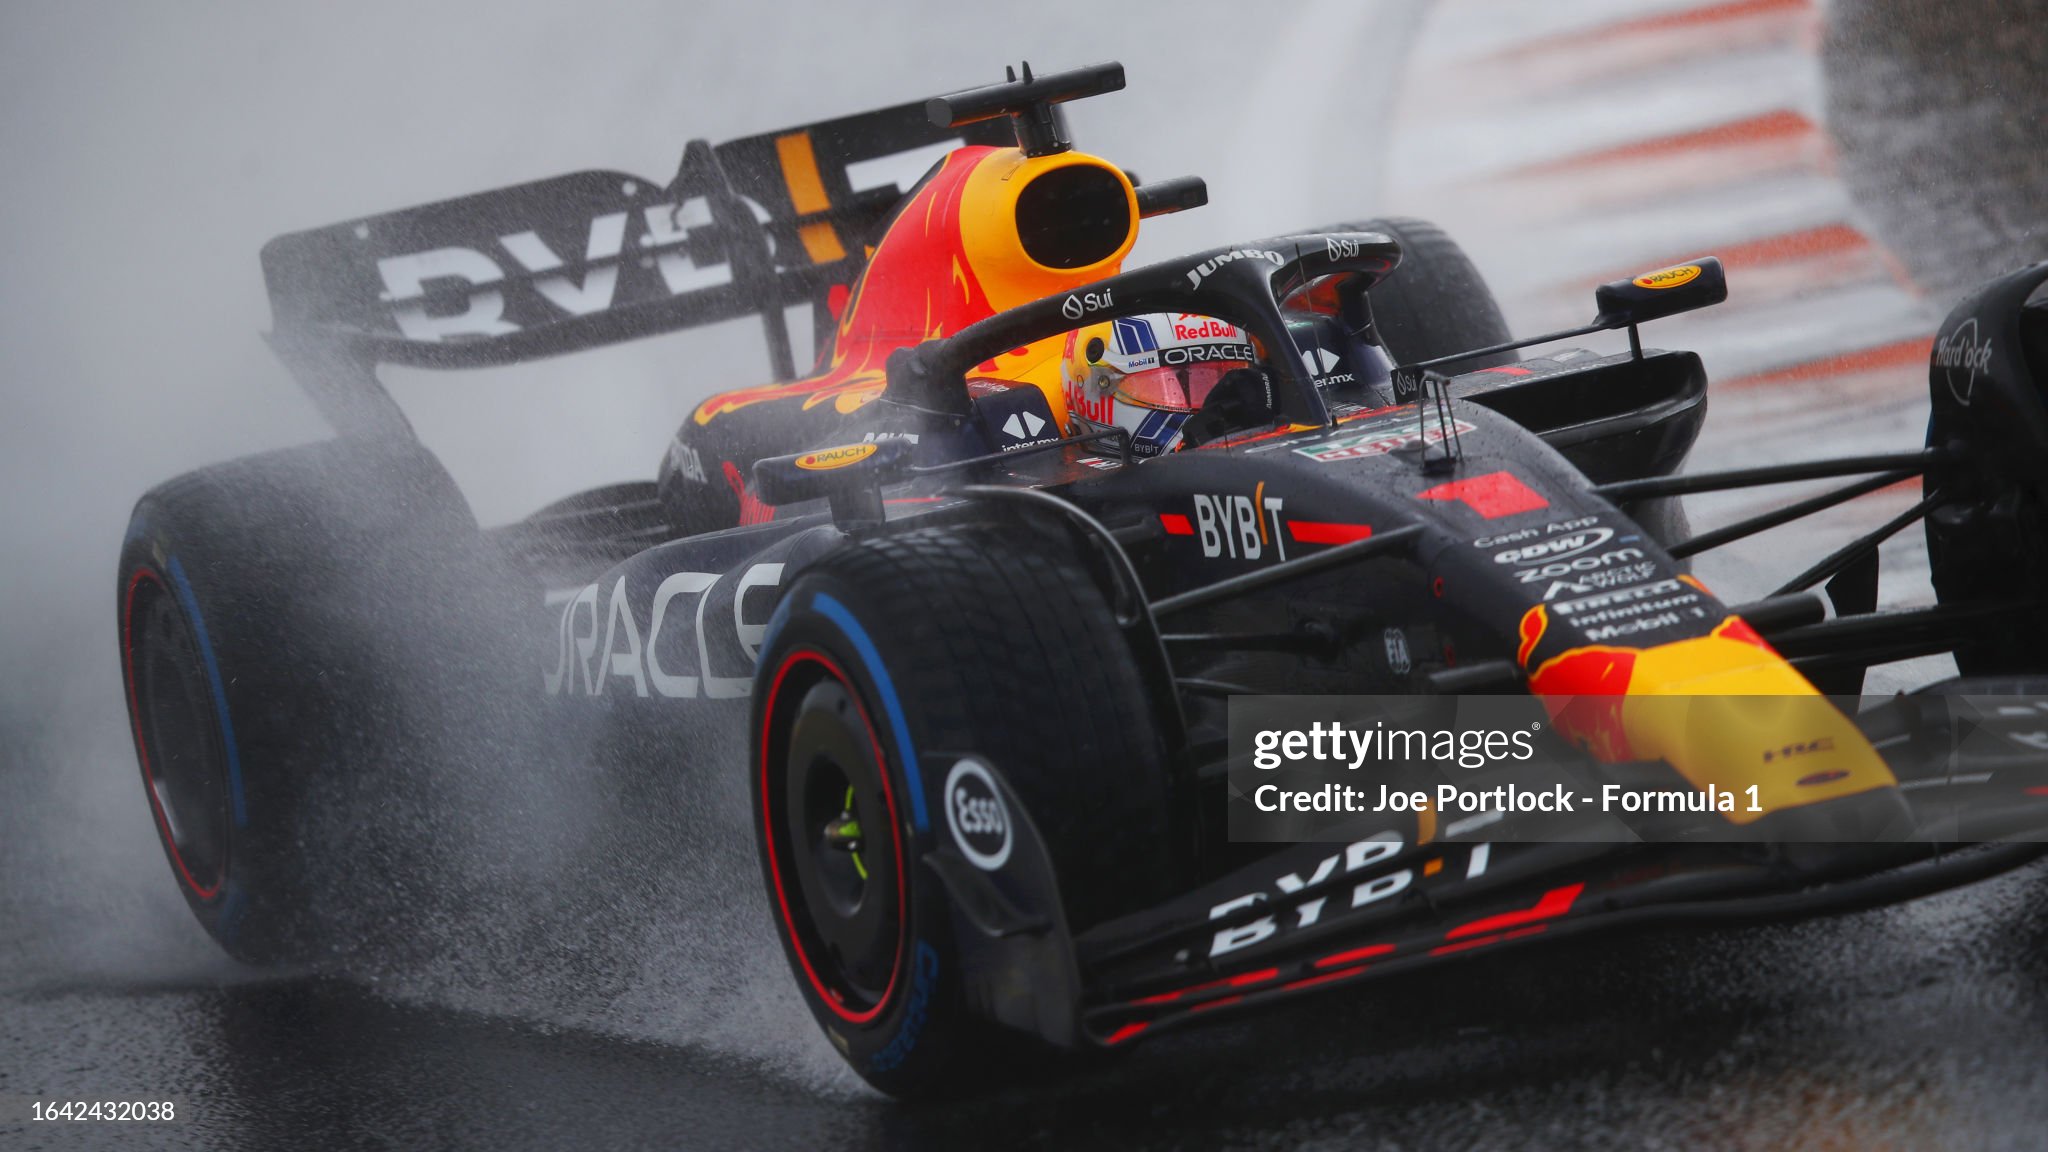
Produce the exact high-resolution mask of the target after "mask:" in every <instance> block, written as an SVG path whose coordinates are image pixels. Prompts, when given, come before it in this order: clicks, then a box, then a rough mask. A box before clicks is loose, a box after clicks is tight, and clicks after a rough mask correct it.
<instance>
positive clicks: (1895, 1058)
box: [0, 866, 2048, 1149]
mask: <svg viewBox="0 0 2048 1152" xmlns="http://www.w3.org/2000/svg"><path fill="white" fill-rule="evenodd" d="M0 1050H4V1051H6V1052H8V1053H10V1055H9V1057H8V1058H7V1061H6V1064H5V1065H0V1067H5V1068H6V1072H5V1074H4V1075H5V1079H4V1080H0V1095H5V1094H9V1093H16V1094H19V1093H30V1092H32V1093H36V1094H43V1093H49V1094H57V1095H61V1094H62V1092H63V1090H64V1089H65V1088H66V1087H69V1086H80V1085H97V1086H106V1085H138V1086H140V1085H147V1086H149V1088H150V1089H152V1090H154V1091H156V1092H160V1093H165V1094H168V1095H171V1096H174V1097H176V1098H179V1099H180V1100H181V1101H182V1102H183V1107H185V1108H186V1109H187V1110H189V1111H190V1112H191V1113H193V1114H194V1117H195V1118H194V1119H193V1120H191V1121H189V1122H185V1123H181V1124H177V1125H165V1126H159V1127H154V1128H152V1129H150V1130H149V1131H147V1132H146V1133H145V1132H137V1131H133V1130H130V1131H128V1132H122V1133H117V1132H113V1131H111V1130H108V1129H104V1128H101V1129H92V1130H79V1129H77V1128H73V1129H72V1130H69V1131H61V1132H52V1131H49V1130H48V1129H45V1128H35V1129H32V1130H22V1129H15V1130H12V1131H10V1130H9V1129H7V1128H6V1127H4V1126H0V1137H4V1138H5V1139H6V1140H8V1141H10V1143H9V1145H8V1146H10V1147H48V1148H67V1147H89V1146H100V1147H115V1146H128V1145H129V1144H130V1143H131V1142H133V1143H136V1144H144V1145H147V1146H163V1147H194V1148H223V1149H226V1148H237V1149H239V1148H246V1149H273V1148H285V1147H299V1146H314V1147H333V1148H432V1147H476V1148H494V1149H515V1148H562V1147H588V1148H627V1147H631V1148H641V1147H648V1148H657V1147H677V1148H700V1147H701V1148H728V1147H731V1148H776V1149H782V1148H841V1147H843V1148H905V1149H910V1148H915V1149H957V1148H1077V1147H1101V1148H1129V1149H1150V1148H1303V1149H1325V1148H1328V1149H1335V1148H1387V1149H1421V1148H1427V1149H1437V1148H1454V1149H1455V1148H1477V1149H1497V1148H1498V1149H1507V1148H1529V1149H1554V1148H1617V1149H1620V1148H1627V1149H1664V1148H1668V1149H1692V1148H1740V1149H1765V1148H1773V1149H1775V1148H1798V1149H1883V1148H2011V1149H2038V1148H2040V1147H2041V1146H2042V1140H2043V1133H2044V1132H2048V868H2043V867H2038V866H2037V867H2033V868H2030V869H2028V870H2025V871H2022V872H2020V873H2016V874H2013V875H2010V876H2008V877H2005V878H2001V879H1999V880H1996V881H1993V882H1990V883H1987V884H1985V885H1982V886H1980V887H1978V888H1976V889H1973V890H1970V891H1966V892H1960V893H1954V894H1950V895H1946V896H1941V897H1937V898H1934V899H1929V900H1924V901H1921V902H1919V903H1917V904H1913V905H1909V906H1904V907H1899V908H1894V909H1889V910H1882V911H1877V912H1870V913H1864V914H1859V915H1854V916H1848V917H1842V918H1838V919H1833V920H1826V921H1817V922H1808V923H1805V924H1802V925H1797V926H1791V927H1760V928H1752V929H1743V930H1740V931H1723V932H1718V933H1707V932H1692V931H1660V932H1654V933H1648V934H1640V935H1635V936H1631V937H1624V938H1614V939H1609V940H1606V941H1604V942H1593V943H1584V944H1579V943H1574V944H1567V945H1562V946H1558V947H1553V948H1548V949H1538V950H1530V951H1525V952H1522V953H1502V954H1498V955H1490V956H1487V957H1485V958H1481V959H1474V960H1471V961H1468V962H1466V963H1463V964H1460V965H1456V966H1454V967H1450V968H1446V969H1443V970H1441V971H1440V972H1438V973H1434V974H1428V975H1423V976H1419V977H1416V978H1413V979H1406V980H1402V981H1400V982H1399V983H1395V984H1385V985H1379V986H1376V987H1368V988H1359V989H1356V990H1354V991H1352V992H1347V993H1345V994H1342V995H1335V996H1329V997H1323V998H1311V999H1309V1000H1307V1001H1304V1002H1300V1003H1297V1004H1295V1005H1292V1006H1290V1007H1287V1008H1284V1009H1282V1010H1280V1011H1278V1012H1274V1013H1271V1014H1267V1015H1264V1016H1260V1017H1257V1018H1247V1019H1244V1020H1242V1021H1223V1022H1219V1023H1217V1024H1214V1025H1210V1026H1207V1027H1204V1028H1202V1029H1199V1030H1191V1031H1185V1032H1181V1033H1178V1034H1168V1035H1167V1036H1164V1037H1162V1038H1160V1039H1159V1040H1157V1041H1155V1042H1151V1043H1148V1044H1146V1045H1144V1046H1143V1047H1142V1048H1140V1049H1139V1050H1138V1051H1136V1052H1133V1053H1131V1054H1130V1055H1129V1056H1128V1057H1125V1058H1122V1059H1119V1060H1117V1061H1114V1062H1109V1063H1105V1064H1102V1065H1100V1066H1097V1067H1093V1068H1090V1069H1086V1070H1081V1071H1078V1072H1076V1073H1075V1074H1074V1075H1072V1076H1070V1077H1068V1078H1066V1079H1064V1080H1059V1081H1052V1082H1044V1083H1038V1084H1029V1085H1019V1086H1016V1087H1012V1088H1009V1089H1007V1090H1004V1091H999V1092H997V1093H996V1094H995V1095H993V1096H991V1097H990V1098H988V1099H985V1100H980V1101H977V1102H975V1103H973V1104H969V1105H961V1106H954V1107H930V1108H919V1109H906V1108H899V1107H896V1106H893V1105H890V1104H887V1103H884V1102H881V1101H877V1100H873V1099H869V1098H861V1097H858V1096H848V1095H843V1094H840V1093H838V1092H824V1093H821V1092H819V1091H817V1090H816V1089H815V1088H813V1087H808V1086H804V1085H800V1084H796V1083H791V1082H789V1081H787V1080H784V1079H782V1078H780V1077H777V1076H775V1075H768V1074H763V1073H762V1072H761V1071H760V1070H759V1069H758V1068H755V1067H752V1066H749V1065H748V1064H747V1063H746V1062H744V1061H733V1060H724V1059H713V1058H709V1057H706V1056H703V1055H701V1054H698V1053H694V1052H693V1051H692V1050H691V1049H690V1048H689V1047H687V1046H679V1045H669V1044H652V1043H646V1042H636V1041H627V1040H621V1039H616V1038H611V1037H606V1036H601V1035H597V1034H593V1033H588V1032H579V1031H573V1030H566V1031H565V1030H557V1029H547V1030H544V1029H540V1028H536V1027H534V1026H531V1025H528V1024H521V1023H516V1022H510V1021H505V1020H501V1019H487V1018H482V1017H477V1016H471V1015H463V1014H458V1013H454V1012H449V1011H444V1010H438V1009H424V1008H416V1007H403V1006H399V1005H396V1004H393V1003H391V1002H389V1001H387V1000H384V999H381V998H379V997H377V996H376V995H374V994H373V993H371V992H369V991H366V990H363V989H361V988H358V987H354V986H350V985H343V984H336V983H327V982H282V983H259V984H244V985H236V986H232V987H227V988H218V989H196V988H191V987H130V988H112V987H74V988H50V989H45V990H43V991H40V992H37V993H35V994H32V995H30V996H27V997H12V998H10V999H9V1001H8V1003H7V1008H6V1014H5V1024H4V1025H0ZM25 1065H27V1066H26V1067H25ZM24 1137H25V1138H26V1140H27V1143H26V1144H15V1143H12V1141H15V1140H20V1139H23V1138H24Z"/></svg>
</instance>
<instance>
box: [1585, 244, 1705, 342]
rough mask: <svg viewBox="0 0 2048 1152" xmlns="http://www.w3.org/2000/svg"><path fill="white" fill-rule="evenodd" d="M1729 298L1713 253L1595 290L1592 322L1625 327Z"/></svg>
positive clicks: (1604, 325) (1607, 326)
mask: <svg viewBox="0 0 2048 1152" xmlns="http://www.w3.org/2000/svg"><path fill="white" fill-rule="evenodd" d="M1726 299H1728V274H1727V273H1726V272H1723V271H1722V270H1721V262H1720V261H1719V260H1717V259H1715V258H1714V257H1712V256H1706V257H1702V258H1700V259H1698V260H1693V261H1689V262H1687V263H1684V264H1673V265H1672V266H1670V267H1669V268H1659V269H1657V270H1656V271H1655V272H1645V273H1643V274H1642V275H1641V276H1637V277H1634V278H1632V279H1629V280H1616V281H1614V282H1613V283H1611V284H1602V285H1601V286H1600V287H1598V288H1595V289H1594V290H1593V305H1594V307H1596V308H1598V309H1599V310H1600V315H1599V316H1597V317H1595V318H1594V320H1593V323H1595V324H1597V325H1599V326H1601V327H1603V328H1622V327H1627V326H1631V325H1636V324H1641V323H1643V322H1644V321H1646V320H1658V319H1662V318H1663V317H1666V316H1675V315H1677V314H1678V313H1680V312H1690V311H1692V310H1693V309H1695V308H1705V307H1708V306H1710V305H1714V304H1719V303H1720V302H1721V301H1723V300H1726Z"/></svg>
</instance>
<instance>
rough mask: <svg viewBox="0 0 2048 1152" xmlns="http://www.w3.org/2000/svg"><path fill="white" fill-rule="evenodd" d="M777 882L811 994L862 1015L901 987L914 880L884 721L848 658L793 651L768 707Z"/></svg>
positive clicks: (768, 824) (867, 1016)
mask: <svg viewBox="0 0 2048 1152" xmlns="http://www.w3.org/2000/svg"><path fill="white" fill-rule="evenodd" d="M763 716H764V719H763V723H764V726H765V727H764V731H763V733H762V741H761V749H762V751H761V756H762V762H761V766H760V768H761V781H760V784H761V788H762V792H761V797H762V804H761V809H762V822H763V829H762V831H763V833H764V834H765V836H766V845H767V857H768V864H769V879H770V883H771V885H772V886H773V888H774V894H775V898H776V902H777V905H778V909H779V910H780V912H781V914H782V917H783V926H784V928H785V935H786V937H787V939H788V940H789V941H790V943H791V946H792V950H793V951H794V952H795V953H796V957H797V961H798V966H799V967H800V968H801V969H802V971H803V974H804V976H805V978H806V979H807V980H808V981H809V983H810V985H811V989H812V991H813V992H814V993H815V994H816V996H817V998H818V999H819V1000H820V1001H822V1002H823V1003H824V1004H825V1005H826V1007H828V1008H829V1009H831V1011H832V1012H833V1013H834V1014H835V1015H837V1016H839V1017H840V1018H841V1019H843V1020H845V1021H847V1022H848V1023H853V1024H863V1023H866V1022H868V1021H870V1020H873V1019H874V1018H875V1017H877V1016H879V1015H880V1014H881V1013H882V1011H883V1010H884V1009H885V1008H886V1007H887V1006H888V1004H889V1002H890V997H891V995H892V994H893V993H894V991H895V988H896V985H897V982H898V976H899V972H900V970H901V968H902V961H903V955H904V948H903V945H904V937H905V927H906V918H905V916H904V908H905V892H906V878H905V869H904V862H903V846H902V837H901V833H900V831H899V827H898V824H897V821H896V804H895V797H894V794H893V792H892V791H891V788H890V784H889V776H888V771H887V768H886V762H885V761H884V759H883V756H882V750H881V743H880V740H879V739H878V738H877V736H876V733H875V729H874V725H873V724H872V723H871V722H870V721H869V719H868V716H867V711H866V709H865V708H864V707H863V706H862V705H861V702H860V699H859V697H858V696H857V695H856V694H855V693H854V691H853V690H852V688H851V687H850V685H849V683H848V681H847V678H846V676H845V674H844V673H843V672H841V671H840V669H839V667H838V666H837V665H836V664H834V663H832V661H831V660H830V659H829V658H827V657H825V656H824V655H823V654H822V653H818V652H813V651H809V650H800V651H797V652H793V653H791V654H790V656H789V657H787V658H786V659H785V660H784V662H783V664H782V666H781V668H779V669H778V670H777V675H776V677H775V679H774V682H773V686H772V687H771V688H770V690H769V698H768V701H767V703H766V705H765V707H764V709H763Z"/></svg>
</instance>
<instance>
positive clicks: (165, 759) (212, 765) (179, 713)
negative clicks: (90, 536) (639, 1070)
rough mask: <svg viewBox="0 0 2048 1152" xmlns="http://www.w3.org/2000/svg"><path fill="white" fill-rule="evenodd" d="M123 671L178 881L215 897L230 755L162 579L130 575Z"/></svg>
mask: <svg viewBox="0 0 2048 1152" xmlns="http://www.w3.org/2000/svg"><path fill="white" fill-rule="evenodd" d="M121 615H122V619H121V641H122V644H121V647H122V663H123V669H122V671H123V674H124V675H125V677H126V679H127V681H128V711H129V716H130V718H131V720H132V721H133V723H134V726H135V750H136V758H137V759H138V760H139V761H140V763H141V767H142V782H143V786H144V788H145V789H146V790H147V791H148V793H149V805H150V811H151V813H152V814H153V815H154V817H155V819H156V826H157V835H158V836H159V837H160V838H161V839H162V840H163V843H164V849H165V851H166V852H167V853H168V854H169V856H170V858H171V864H172V867H173V868H174V869H175V870H176V871H177V873H178V879H179V880H180V881H181V882H182V883H183V884H184V885H185V887H186V888H187V890H189V891H190V892H191V893H192V895H193V896H195V897H197V898H198V899H200V900H212V899H214V898H215V897H217V896H218V895H219V894H220V890H221V885H222V882H223V881H224V880H225V879H226V877H227V871H228V856H229V848H230V828H231V824H230V810H229V790H228V780H227V758H226V756H225V755H224V745H223V743H222V741H221V737H220V731H219V726H218V723H217V721H216V720H215V711H216V709H215V706H214V700H213V694H212V689H211V686H210V684H209V682H208V680H207V676H206V669H205V665H204V664H203V663H202V661H201V658H200V653H199V648H198V644H197V642H196V640H195V639H194V637H193V634H192V629H191V625H190V624H189V622H188V621H187V620H186V619H185V615H184V613H183V612H182V611H180V610H179V607H178V603H177V599H176V598H175V597H174V596H173V595H172V594H171V591H170V589H169V588H168V587H167V586H165V584H164V582H163V580H162V578H161V577H159V576H158V575H157V574H156V573H155V572H154V571H151V570H150V569H147V568H142V569H138V570H137V571H136V572H135V574H134V576H133V577H131V578H130V579H129V582H128V593H127V597H126V600H125V603H124V604H123V607H122V614H121Z"/></svg>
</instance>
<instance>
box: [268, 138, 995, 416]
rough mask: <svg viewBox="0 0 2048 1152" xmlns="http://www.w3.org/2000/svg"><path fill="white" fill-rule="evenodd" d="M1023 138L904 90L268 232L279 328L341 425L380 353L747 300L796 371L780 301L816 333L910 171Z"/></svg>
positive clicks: (464, 358) (496, 358) (521, 342)
mask: <svg viewBox="0 0 2048 1152" xmlns="http://www.w3.org/2000/svg"><path fill="white" fill-rule="evenodd" d="M1013 143H1015V136H1014V133H1013V132H1012V129H1011V127H1010V126H1009V124H1007V123H1005V122H1003V121H1000V120H997V121H990V122H985V123H976V124H966V125H961V126H959V127H953V128H945V127H935V126H934V125H933V124H932V122H931V121H930V120H929V119H928V117H927V114H926V107H925V105H924V104H923V103H911V104H902V105H898V106H896V107H893V108H884V109H881V110H879V111H875V112H868V113H864V114H861V115H857V116H847V117H843V118H840V119H836V120H826V121H822V122H820V123H816V124H809V125H805V126H802V127H798V128H792V129H788V130H785V131H781V132H770V133H765V134H763V135H760V136H749V137H746V138H744V139H739V140H732V141H728V142H726V143H724V144H720V145H718V146H716V147H712V146H711V145H710V144H708V143H706V142H705V141H702V140H698V141H693V142H691V143H690V144H689V145H688V146H687V147H686V148H685V149H684V151H683V158H682V163H681V165H680V166H679V168H678V169H677V171H676V175H675V178H674V179H672V180H670V181H669V182H667V183H666V184H659V183H654V182H651V181H648V180H644V179H641V178H638V177H635V176H630V175H627V174H625V173H620V172H601V171H600V172H578V173H574V174H572V175H567V176H557V177H555V178H553V179H549V180H539V181H535V182H533V183H530V184H520V185H516V186H514V187H510V188H503V189H499V190H497V191H493V192H484V193H481V194H478V195H475V196H464V197H461V198H458V199H454V200H443V201H441V202H439V203H435V204H428V205H424V206H422V207H418V208H408V209H404V210H401V211H397V212H390V213H386V214H384V215H381V216H370V217H366V218H363V219H360V220H351V221H347V222H344V223H340V224H334V225H330V226H328V227H325V228H316V229H312V230H310V231H306V232H294V233H290V234H288V235H284V236H279V237H277V238H276V239H273V240H271V241H270V242H269V243H268V244H265V245H264V246H263V256H262V259H263V277H264V282H265V284H266V285H267V287H268V289H269V293H270V307H271V315H272V320H273V326H274V327H273V332H272V336H271V340H272V344H273V346H274V347H276V348H277V350H278V352H279V354H280V356H281V357H283V359H284V360H285V361H286V363H287V365H288V366H290V367H291V368H292V369H293V370H294V372H295V373H296V374H297V375H298V376H299V377H300V380H301V383H302V384H304V385H305V386H306V388H307V390H308V392H309V393H312V394H313V397H314V399H315V401H316V402H320V404H321V407H322V409H323V411H326V412H327V414H328V415H329V417H330V419H333V420H334V421H335V422H336V424H337V425H338V426H342V427H343V428H344V430H346V429H347V427H348V426H350V425H355V424H360V423H361V422H362V418H363V413H362V412H361V411H359V410H357V409H360V407H361V406H360V405H351V404H350V403H349V402H348V401H349V398H348V397H345V396H343V395H340V393H341V392H344V391H346V392H353V391H356V390H357V389H356V388H355V387H354V385H357V384H360V383H361V382H362V381H363V380H365V379H367V380H369V381H371V382H372V383H373V384H374V375H373V374H372V372H371V370H372V369H373V368H374V366H375V365H377V364H379V363H394V364H407V365H416V366H422V367H434V368H469V367H482V366H487V365H493V364H505V363H510V362H513V361H519V360H526V359H532V358H535V357H541V356H552V355H557V354H561V353H566V352H575V351H580V350H583V349H587V348H593V347H597V346H599V345H604V344H612V343H616V342H619V341H622V340H630V339H634V338H637V337H641V336H650V335H654V334H657V333H661V332H669V331H674V330H677V329H682V328H690V327H696V326H698V325H703V324H712V323H717V322H719V321H723V320H731V319H735V318H738V317H742V316H747V315H759V316H760V317H761V318H762V322H763V325H764V327H765V328H766V334H767V337H768V344H769V354H770V358H771V360H772V362H773V371H774V373H775V375H776V377H777V378H779V379H789V378H793V377H794V376H795V375H796V365H795V363H794V356H793V353H792V350H791V347H790V342H789V333H788V330H787V326H786V322H785V320H784V312H783V310H784V309H785V308H786V307H788V306H790V305H793V304H802V303H810V304H812V305H813V306H814V308H813V316H814V318H815V324H816V326H817V328H818V331H819V333H820V336H821V337H822V335H823V334H824V333H825V332H826V331H828V330H829V328H830V325H831V322H832V321H831V318H830V315H829V310H828V308H827V307H825V305H826V303H827V300H828V296H829V294H830V292H831V290H832V288H833V286H834V285H850V284H851V283H852V282H853V281H854V279H855V278H856V277H857V276H858V275H859V273H860V270H861V267H862V266H863V265H864V263H865V262H866V258H867V247H868V245H870V244H871V243H873V242H874V241H875V240H876V239H877V238H878V237H879V235H880V232H881V230H882V229H883V227H884V226H886V224H887V222H888V220H889V218H890V217H891V215H892V214H893V212H894V211H895V208H896V206H897V205H898V204H899V203H900V202H901V201H902V199H903V197H904V196H905V195H906V194H907V193H908V192H909V191H910V190H911V188H912V186H913V185H914V184H915V183H916V181H917V180H918V179H919V178H920V177H921V176H922V175H924V173H925V172H926V171H927V170H928V169H929V168H930V167H931V166H932V165H933V164H935V163H936V162H937V161H938V160H939V158H940V157H942V156H943V155H944V154H945V153H946V152H947V151H949V150H951V149H953V148H955V147H959V146H961V145H963V144H992V145H1010V144H1013ZM337 376H341V377H346V378H348V379H349V381H350V383H349V384H348V385H342V384H341V382H340V381H338V380H337V379H336V377H337ZM377 391H378V392H379V394H381V388H378V389H377Z"/></svg>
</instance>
